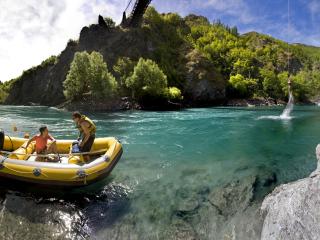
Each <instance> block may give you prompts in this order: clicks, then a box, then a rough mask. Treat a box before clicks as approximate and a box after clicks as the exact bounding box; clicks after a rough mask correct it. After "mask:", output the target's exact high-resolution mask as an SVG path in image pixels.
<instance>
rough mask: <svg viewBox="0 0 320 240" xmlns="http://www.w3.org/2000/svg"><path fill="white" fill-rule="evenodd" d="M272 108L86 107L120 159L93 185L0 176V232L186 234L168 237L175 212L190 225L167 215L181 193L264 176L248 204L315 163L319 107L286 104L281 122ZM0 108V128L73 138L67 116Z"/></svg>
mask: <svg viewBox="0 0 320 240" xmlns="http://www.w3.org/2000/svg"><path fill="white" fill-rule="evenodd" d="M282 110H283V109H282V108H202V109H188V110H183V111H178V112H144V111H127V112H116V113H88V115H89V116H90V118H92V119H93V120H94V121H95V122H96V124H97V135H98V137H99V136H100V137H104V136H115V137H117V138H118V139H119V140H120V141H121V142H122V144H123V148H124V153H123V156H122V158H121V160H120V161H119V163H118V165H117V166H116V168H115V169H114V170H113V172H112V174H111V175H110V176H109V177H108V178H106V179H105V180H103V181H102V182H100V183H98V184H95V185H92V186H90V187H87V188H84V189H78V190H74V191H68V192H64V191H56V190H50V189H35V188H34V187H30V186H28V185H22V184H21V185H20V184H19V185H17V184H10V182H9V180H3V181H2V182H1V185H0V226H1V228H0V238H1V239H88V238H90V239H168V238H169V237H170V236H175V238H176V239H177V238H179V236H180V237H181V239H186V236H187V235H188V234H190V233H189V232H188V231H189V230H188V231H186V230H184V232H183V234H182V235H181V234H180V233H179V234H180V235H179V234H178V235H174V234H176V233H172V225H173V224H174V223H176V222H177V218H178V221H181V223H183V224H184V223H186V224H189V225H192V224H191V222H192V221H195V220H194V219H191V220H190V218H191V217H192V216H193V215H192V216H191V217H189V219H188V217H185V216H181V214H177V209H179V208H180V207H181V206H180V205H181V201H183V200H181V199H184V198H188V197H189V196H190V195H194V194H197V196H199V194H202V195H201V196H204V197H203V199H205V198H206V197H205V196H207V195H206V194H209V193H210V191H214V189H215V188H217V187H219V186H224V185H226V184H228V183H230V182H232V181H234V180H235V179H241V178H243V177H246V176H250V175H255V176H266V175H268V174H270V173H272V174H274V175H275V176H276V182H275V183H274V184H273V185H272V186H271V187H269V188H266V189H263V188H259V189H258V190H257V191H258V192H257V193H255V194H256V195H257V197H255V199H254V200H253V201H255V202H254V203H252V204H257V206H258V205H259V203H260V202H261V201H262V199H263V196H264V195H265V194H267V193H269V192H270V191H271V190H272V189H273V188H274V187H275V186H277V185H279V184H281V183H286V182H289V181H292V180H296V179H299V178H302V177H305V176H307V175H308V174H310V172H311V171H313V170H314V169H315V167H316V159H315V154H314V152H315V146H316V144H317V143H318V142H319V141H320V108H319V107H318V106H306V107H302V106H299V107H295V108H294V111H293V112H292V118H291V119H281V118H279V117H277V116H279V115H280V114H281V112H282ZM0 113H1V114H0V128H2V129H4V130H5V132H6V133H7V134H9V135H13V136H23V134H24V133H25V132H28V133H30V134H31V135H32V134H35V133H37V129H38V128H39V126H41V125H44V124H46V125H47V126H48V127H49V130H50V132H51V133H52V135H54V137H55V138H58V139H74V138H75V137H76V136H77V132H76V129H75V127H74V126H73V123H72V121H71V117H70V113H69V112H65V111H61V110H58V109H55V108H47V107H13V106H0ZM14 126H16V127H17V128H18V131H17V132H13V127H14ZM199 201H200V200H199ZM201 201H202V200H201ZM203 201H204V200H203ZM199 206H200V207H199ZM199 206H198V205H197V207H195V209H198V208H201V204H200V205H199ZM192 211H195V210H192ZM197 211H198V210H197ZM187 216H188V215H187ZM179 217H180V218H181V219H179ZM209 217H210V216H209ZM199 219H200V220H199V221H205V220H206V219H203V218H199ZM199 221H198V222H199ZM253 221H254V219H253ZM173 222H174V223H173ZM179 224H180V222H179ZM200 224H201V223H200ZM175 226H176V225H175ZM179 226H180V225H179ZM179 229H180V228H178V230H179ZM197 229H198V228H195V229H193V230H194V232H195V234H197V236H198V237H199V236H202V237H199V238H208V239H209V238H210V236H209V234H207V233H206V232H202V233H201V232H197V231H198V230H197ZM176 230H177V228H175V231H176ZM179 231H181V229H180V230H179ZM182 231H183V230H182ZM168 236H169V237H168ZM177 236H178V237H177ZM172 238H173V237H172Z"/></svg>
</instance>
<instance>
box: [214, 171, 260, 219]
mask: <svg viewBox="0 0 320 240" xmlns="http://www.w3.org/2000/svg"><path fill="white" fill-rule="evenodd" d="M256 180H257V178H256V177H255V176H249V177H247V178H244V179H243V180H242V181H239V180H238V181H234V182H231V183H229V184H227V185H226V186H223V187H220V188H217V189H215V190H214V191H213V192H211V193H210V194H209V196H208V200H209V202H210V203H211V204H212V205H213V206H214V207H216V208H217V209H218V211H219V212H220V214H221V215H224V216H229V215H234V214H235V213H236V212H239V211H243V210H245V209H246V207H248V206H249V204H250V202H251V200H252V198H253V193H254V186H255V182H256Z"/></svg>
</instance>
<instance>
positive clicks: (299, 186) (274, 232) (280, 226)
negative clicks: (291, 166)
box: [261, 145, 320, 240]
mask: <svg viewBox="0 0 320 240" xmlns="http://www.w3.org/2000/svg"><path fill="white" fill-rule="evenodd" d="M316 154H317V159H318V167H317V169H316V170H315V171H314V172H313V173H312V174H311V175H310V176H309V177H307V178H304V179H301V180H298V181H296V182H293V183H289V184H283V185H281V186H279V187H277V188H276V189H275V190H274V191H273V192H272V193H271V194H269V195H268V196H267V197H266V198H265V199H264V201H263V203H262V206H261V213H262V215H263V218H264V222H263V228H262V233H261V239H262V240H273V239H274V240H276V239H277V240H278V239H286V240H291V239H292V240H296V239H319V237H320V225H319V222H320V211H319V209H320V194H319V190H320V145H318V146H317V149H316Z"/></svg>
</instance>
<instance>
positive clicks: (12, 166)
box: [0, 131, 122, 187]
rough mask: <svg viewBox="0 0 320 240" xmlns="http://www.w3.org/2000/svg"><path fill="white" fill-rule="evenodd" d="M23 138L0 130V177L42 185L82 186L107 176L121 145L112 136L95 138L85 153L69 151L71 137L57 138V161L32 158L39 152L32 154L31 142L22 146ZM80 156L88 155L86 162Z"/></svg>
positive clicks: (115, 161) (119, 155)
mask: <svg viewBox="0 0 320 240" xmlns="http://www.w3.org/2000/svg"><path fill="white" fill-rule="evenodd" d="M27 140H28V139H25V138H17V137H10V136H6V135H5V134H4V133H3V132H1V131H0V177H1V178H7V179H15V180H18V181H23V182H29V183H36V184H40V185H46V186H60V187H76V186H78V187H80V186H86V185H88V184H91V183H94V182H97V181H99V180H101V179H103V178H105V177H107V176H108V175H109V174H110V173H111V171H112V169H113V168H114V167H115V165H116V164H117V162H118V161H119V159H120V157H121V155H122V145H121V143H120V142H119V141H118V140H117V139H116V138H114V137H105V138H96V139H95V141H94V143H93V146H92V148H91V151H90V152H87V153H70V147H71V146H72V143H73V140H57V142H56V144H57V151H58V153H57V154H56V157H58V160H59V161H58V162H42V161H41V162H40V161H35V160H36V158H37V157H39V156H41V155H37V154H34V148H35V143H34V142H33V143H31V144H30V145H29V146H28V148H27V149H26V148H24V147H23V146H24V145H25V143H26V141H27ZM83 155H90V158H91V160H90V162H88V163H85V162H84V161H83V157H82V156H83ZM46 156H47V155H44V156H43V157H46ZM49 156H52V154H49Z"/></svg>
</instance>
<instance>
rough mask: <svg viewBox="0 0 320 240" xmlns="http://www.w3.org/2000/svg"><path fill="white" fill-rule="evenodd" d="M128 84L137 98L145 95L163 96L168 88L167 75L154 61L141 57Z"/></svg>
mask: <svg viewBox="0 0 320 240" xmlns="http://www.w3.org/2000/svg"><path fill="white" fill-rule="evenodd" d="M126 85H127V87H128V88H130V89H131V90H132V93H133V97H134V98H137V99H141V97H143V96H144V95H151V96H161V95H163V94H164V93H165V91H166V89H167V76H166V75H165V74H164V73H163V71H162V70H161V69H160V68H159V67H158V65H157V64H156V63H155V62H154V61H152V60H150V59H147V60H145V59H143V58H140V59H139V61H138V63H137V65H136V66H135V67H134V71H133V74H132V76H131V77H129V78H128V79H127V80H126Z"/></svg>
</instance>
